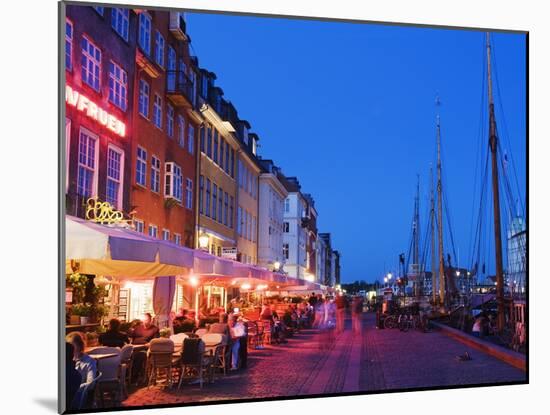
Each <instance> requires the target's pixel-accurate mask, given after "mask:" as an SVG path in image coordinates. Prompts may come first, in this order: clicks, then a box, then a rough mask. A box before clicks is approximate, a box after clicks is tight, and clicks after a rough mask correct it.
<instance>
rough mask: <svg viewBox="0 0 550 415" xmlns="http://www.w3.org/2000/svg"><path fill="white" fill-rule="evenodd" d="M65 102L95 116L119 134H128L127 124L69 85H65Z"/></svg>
mask: <svg viewBox="0 0 550 415" xmlns="http://www.w3.org/2000/svg"><path fill="white" fill-rule="evenodd" d="M65 102H66V103H67V104H69V105H70V106H72V107H75V108H76V109H77V110H78V111H81V112H84V113H85V114H86V115H87V116H88V117H90V118H93V119H94V120H96V121H97V122H98V123H100V124H101V125H103V126H105V127H107V128H108V129H109V130H111V131H112V132H114V133H116V134H118V135H119V136H121V137H124V136H125V135H126V124H124V123H123V122H122V121H120V120H119V119H118V118H117V117H115V116H114V115H113V114H110V113H109V112H107V111H105V110H104V109H102V108H100V107H98V106H97V104H96V103H95V102H93V101H92V100H90V99H89V98H88V97H86V96H85V95H82V94H81V93H80V92H78V91H75V90H74V89H72V88H71V87H70V86H69V85H65Z"/></svg>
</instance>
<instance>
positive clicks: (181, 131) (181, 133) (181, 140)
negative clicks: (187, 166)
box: [178, 115, 185, 147]
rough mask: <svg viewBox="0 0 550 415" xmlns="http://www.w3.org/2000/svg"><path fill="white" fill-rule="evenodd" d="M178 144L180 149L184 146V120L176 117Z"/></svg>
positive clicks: (179, 116)
mask: <svg viewBox="0 0 550 415" xmlns="http://www.w3.org/2000/svg"><path fill="white" fill-rule="evenodd" d="M178 144H179V145H180V147H183V146H184V145H185V118H183V116H181V115H178Z"/></svg>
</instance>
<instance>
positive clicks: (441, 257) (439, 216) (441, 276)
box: [436, 97, 445, 305]
mask: <svg viewBox="0 0 550 415" xmlns="http://www.w3.org/2000/svg"><path fill="white" fill-rule="evenodd" d="M436 105H437V106H438V107H439V105H441V103H440V101H439V97H438V98H437V100H436ZM441 193H442V185H441V127H440V123H439V113H438V114H437V221H438V226H437V231H438V232H437V236H438V246H439V303H440V304H441V305H444V304H445V259H444V255H443V252H444V251H443V202H442V198H441Z"/></svg>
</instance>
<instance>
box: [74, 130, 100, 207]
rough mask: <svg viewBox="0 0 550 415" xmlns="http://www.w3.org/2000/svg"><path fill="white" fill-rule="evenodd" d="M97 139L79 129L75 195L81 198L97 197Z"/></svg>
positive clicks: (95, 136) (88, 132) (86, 131)
mask: <svg viewBox="0 0 550 415" xmlns="http://www.w3.org/2000/svg"><path fill="white" fill-rule="evenodd" d="M98 147H99V138H98V136H97V135H95V134H93V133H91V132H90V131H88V130H87V129H85V128H83V127H81V128H80V137H79V140H78V177H77V186H76V190H77V194H79V195H80V196H83V197H94V196H96V195H97V164H98Z"/></svg>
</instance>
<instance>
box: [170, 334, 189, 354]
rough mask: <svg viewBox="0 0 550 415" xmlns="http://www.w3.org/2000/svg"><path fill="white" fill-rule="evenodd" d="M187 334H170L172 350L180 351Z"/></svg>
mask: <svg viewBox="0 0 550 415" xmlns="http://www.w3.org/2000/svg"><path fill="white" fill-rule="evenodd" d="M188 337H189V336H188V335H187V334H185V333H178V334H172V335H171V336H170V340H172V341H173V342H174V351H175V352H181V350H182V349H183V341H184V340H185V339H187V338H188Z"/></svg>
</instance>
